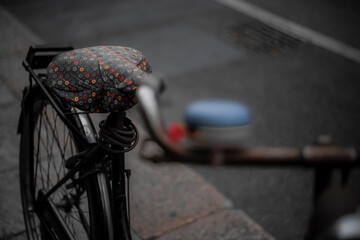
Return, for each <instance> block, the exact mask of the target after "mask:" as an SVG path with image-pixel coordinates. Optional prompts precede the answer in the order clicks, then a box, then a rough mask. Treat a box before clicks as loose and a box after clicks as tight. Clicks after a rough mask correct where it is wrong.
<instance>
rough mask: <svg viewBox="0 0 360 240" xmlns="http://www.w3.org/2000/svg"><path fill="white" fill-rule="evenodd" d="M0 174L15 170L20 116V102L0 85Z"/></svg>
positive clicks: (17, 155) (17, 158)
mask: <svg viewBox="0 0 360 240" xmlns="http://www.w3.org/2000/svg"><path fill="white" fill-rule="evenodd" d="M0 108H1V112H2V114H1V115H0V126H1V136H2V137H1V138H0V163H1V164H0V174H2V173H4V172H6V171H8V170H13V169H17V166H18V162H19V141H20V136H19V135H17V133H16V131H17V120H18V118H19V115H20V102H19V101H17V100H16V99H15V97H14V96H13V95H12V93H11V92H10V90H9V89H8V88H7V87H6V86H5V85H4V84H1V85H0Z"/></svg>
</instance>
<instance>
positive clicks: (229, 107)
mask: <svg viewBox="0 0 360 240" xmlns="http://www.w3.org/2000/svg"><path fill="white" fill-rule="evenodd" d="M250 121H251V117H250V113H249V111H248V109H247V108H246V107H245V106H244V105H243V104H241V103H238V102H234V101H224V100H207V101H198V102H195V103H192V104H191V105H189V106H188V107H187V109H186V111H185V123H186V124H187V126H188V127H189V129H190V131H191V132H192V134H190V135H189V139H190V140H191V141H192V142H193V143H194V144H200V145H203V144H205V145H216V146H228V147H230V146H239V144H241V143H242V141H243V140H244V139H245V137H246V136H247V135H248V132H249V127H248V126H249V125H250Z"/></svg>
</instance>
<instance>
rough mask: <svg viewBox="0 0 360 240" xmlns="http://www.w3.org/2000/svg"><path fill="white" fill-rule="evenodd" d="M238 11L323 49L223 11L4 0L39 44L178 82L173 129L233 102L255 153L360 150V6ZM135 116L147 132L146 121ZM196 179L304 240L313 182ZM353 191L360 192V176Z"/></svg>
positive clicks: (279, 3) (306, 175)
mask: <svg viewBox="0 0 360 240" xmlns="http://www.w3.org/2000/svg"><path fill="white" fill-rule="evenodd" d="M234 2H236V1H234ZM238 2H245V3H250V4H251V6H255V8H256V9H261V10H264V11H266V13H270V14H271V15H272V16H276V17H280V18H282V19H287V20H288V21H291V22H292V23H296V24H298V25H300V26H302V27H304V28H306V29H309V30H311V32H312V33H314V34H313V35H312V36H314V38H316V39H317V40H319V42H316V43H314V39H310V38H308V37H306V36H296V34H293V31H292V30H291V26H290V27H289V28H290V30H289V32H286V31H283V30H282V29H279V28H277V27H276V26H274V25H272V24H271V22H266V21H264V20H263V19H260V18H257V17H254V15H252V14H250V13H249V14H247V13H246V11H245V12H244V10H243V9H239V8H236V7H234V6H233V7H229V6H227V5H226V4H225V3H226V1H223V0H220V1H212V0H151V1H150V0H105V1H94V0H88V1H86V0H63V1H49V0H46V1H45V0H32V1H27V0H2V1H1V3H0V5H1V6H2V7H3V8H4V9H5V10H6V11H9V12H10V13H11V14H12V15H13V16H14V17H15V18H16V19H17V20H18V21H19V23H20V24H23V25H25V26H26V27H27V28H29V29H30V30H31V32H32V34H33V35H34V36H37V37H38V38H37V40H38V42H36V40H34V41H33V42H32V43H40V42H45V43H51V44H72V45H73V46H74V47H75V48H81V47H87V46H95V45H122V46H128V47H133V48H136V49H139V50H141V51H143V52H144V54H145V55H146V56H147V58H148V59H149V62H150V64H151V65H152V67H153V70H154V72H155V73H161V74H163V75H164V76H165V78H166V82H167V90H166V92H165V93H164V94H163V96H162V97H161V105H162V109H163V115H164V119H165V122H166V123H167V124H169V123H170V122H172V121H182V115H183V111H184V109H185V108H186V105H187V104H189V103H190V102H192V101H194V100H199V99H209V98H217V99H218V98H220V99H232V100H238V101H241V102H243V103H244V104H246V105H247V106H249V108H250V110H251V113H252V117H253V122H252V132H251V136H250V137H249V139H248V141H247V142H246V144H247V145H249V146H295V147H302V146H305V145H308V144H312V143H313V142H314V141H315V140H316V138H317V136H319V135H323V134H328V135H331V136H332V139H333V141H334V143H335V144H338V145H344V146H354V147H357V148H359V147H360V94H359V93H360V58H359V57H358V58H357V59H354V58H349V52H350V55H351V54H352V53H353V54H355V55H356V53H358V52H359V51H360V50H358V49H360V15H359V12H360V2H359V1H357V0H347V1H343V0H304V1H297V0H272V1H264V0H246V1H241V0H238ZM261 14H263V15H264V12H261V11H260V15H261ZM265 15H266V14H265ZM286 23H288V22H287V21H285V23H284V24H286ZM2 27H4V28H6V27H7V26H2ZM323 35H324V36H327V38H326V39H331V40H335V41H336V43H338V44H339V45H337V46H338V48H337V49H338V50H339V51H337V52H336V51H334V50H332V49H329V47H327V45H326V39H325V40H324V39H319V36H323ZM3 40H4V41H7V42H6V44H9V42H11V41H12V40H11V36H8V37H7V38H5V39H3ZM4 43H5V42H4ZM322 44H323V45H322ZM344 46H345V47H344ZM26 48H27V47H26ZM342 49H344V52H342ZM356 51H357V52H356ZM24 55H25V53H23V56H24ZM5 57H6V58H7V59H8V60H7V61H9V64H12V62H11V56H2V58H1V59H2V61H4V58H5ZM16 64H19V63H16ZM4 74H5V75H6V74H7V73H2V75H0V76H2V77H4V76H5V75H4ZM130 112H131V113H130V114H131V116H132V117H133V118H134V119H135V121H137V122H140V119H139V116H138V115H137V112H136V109H133V110H131V111H130ZM190 167H191V168H192V169H194V170H195V171H197V172H198V173H199V174H201V175H202V176H203V177H204V178H205V179H206V180H207V181H209V182H210V183H211V184H212V185H213V186H215V187H216V188H217V189H218V190H219V191H220V192H222V193H223V194H224V195H225V196H227V197H228V198H230V199H231V200H232V201H233V202H234V204H235V206H236V207H237V208H240V209H243V210H244V211H245V212H246V213H247V214H249V215H250V216H251V217H252V218H253V219H254V220H255V221H257V222H258V223H259V224H260V225H262V226H263V227H264V228H265V230H266V231H268V232H269V233H270V234H272V235H273V236H274V237H276V238H277V239H301V236H302V235H303V234H304V231H305V229H306V222H307V220H308V217H309V214H310V211H311V197H312V191H313V189H312V181H313V173H312V172H311V171H310V170H304V169H293V168H248V167H241V168H233V167H231V168H230V167H219V168H211V167H204V166H195V165H194V166H193V165H191V166H190ZM350 181H351V185H352V186H353V187H355V188H357V189H359V190H360V173H359V171H356V172H354V173H353V174H352V175H351V179H350Z"/></svg>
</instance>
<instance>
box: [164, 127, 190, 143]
mask: <svg viewBox="0 0 360 240" xmlns="http://www.w3.org/2000/svg"><path fill="white" fill-rule="evenodd" d="M167 135H168V137H169V138H170V140H171V141H173V142H175V143H179V142H180V141H181V140H182V139H183V138H184V137H185V135H186V128H185V127H184V125H183V124H181V123H172V124H170V126H169V127H168V129H167Z"/></svg>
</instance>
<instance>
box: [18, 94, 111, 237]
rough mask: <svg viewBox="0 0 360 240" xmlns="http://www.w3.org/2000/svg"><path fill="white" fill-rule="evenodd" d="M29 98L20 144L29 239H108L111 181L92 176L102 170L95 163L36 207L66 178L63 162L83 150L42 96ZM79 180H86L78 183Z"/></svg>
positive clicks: (78, 122)
mask: <svg viewBox="0 0 360 240" xmlns="http://www.w3.org/2000/svg"><path fill="white" fill-rule="evenodd" d="M31 96H32V100H31V101H27V102H26V103H25V104H27V105H26V106H25V107H24V109H23V111H24V113H23V126H22V131H21V143H20V185H21V197H22V205H23V213H24V221H25V225H26V230H27V236H28V239H51V238H54V237H55V238H59V239H112V238H113V237H112V235H113V229H112V213H111V200H110V199H111V198H110V192H109V191H110V187H109V180H108V177H107V174H106V173H104V172H102V171H94V169H96V168H99V167H101V166H95V164H96V163H89V164H88V165H86V167H85V168H84V169H82V170H80V171H79V172H77V173H76V174H74V175H73V176H72V177H71V178H70V180H68V181H67V182H66V183H64V184H62V185H61V187H60V188H59V189H58V190H56V191H55V192H54V193H53V194H51V195H50V196H49V197H48V198H47V199H46V201H43V202H41V203H39V198H41V196H44V195H45V194H46V193H47V192H48V191H49V190H50V189H51V188H52V187H53V186H54V185H55V184H56V183H58V182H59V180H60V179H62V178H63V177H64V176H65V175H66V174H67V173H68V172H69V169H67V168H66V167H65V160H66V159H68V158H69V157H71V156H73V155H74V154H76V153H77V152H80V151H83V150H85V149H84V148H85V147H86V146H83V145H81V143H80V142H79V141H77V139H76V138H74V135H73V134H72V132H71V131H70V130H69V129H68V128H67V126H66V125H65V124H64V123H63V122H62V121H61V119H60V118H59V116H58V115H57V113H56V111H55V110H54V109H53V107H52V106H51V105H50V104H49V103H48V101H47V100H46V99H45V98H44V97H43V95H42V94H41V92H40V91H37V90H36V88H34V90H32V94H31ZM31 109H32V110H31ZM68 116H69V119H71V121H72V122H73V123H74V125H75V126H76V127H77V129H79V130H80V131H84V126H85V125H87V127H89V126H92V123H91V120H90V119H89V118H88V117H87V115H83V116H82V117H81V119H80V117H79V115H76V114H73V115H68ZM84 116H85V117H84ZM84 121H85V122H84ZM88 134H89V133H88V132H87V135H88ZM93 137H94V136H93ZM98 164H99V163H97V165H98ZM91 171H92V172H93V173H92V174H89V172H91ZM81 176H86V177H83V179H81V180H80V181H78V180H79V179H80V177H81Z"/></svg>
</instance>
